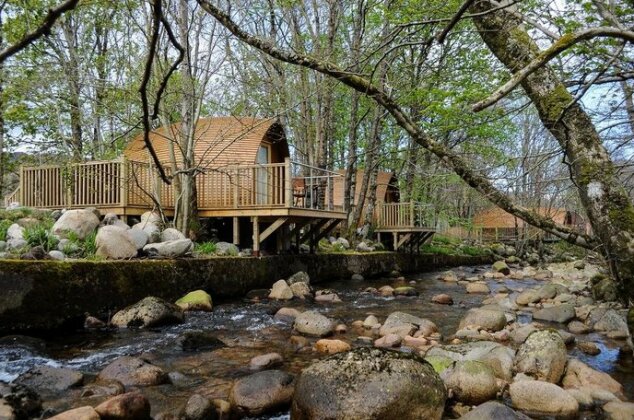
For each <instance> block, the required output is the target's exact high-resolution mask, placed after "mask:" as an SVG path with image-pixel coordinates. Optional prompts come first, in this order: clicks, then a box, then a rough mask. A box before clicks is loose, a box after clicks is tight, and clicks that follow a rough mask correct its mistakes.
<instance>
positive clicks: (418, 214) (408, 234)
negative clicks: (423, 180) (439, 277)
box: [333, 169, 435, 250]
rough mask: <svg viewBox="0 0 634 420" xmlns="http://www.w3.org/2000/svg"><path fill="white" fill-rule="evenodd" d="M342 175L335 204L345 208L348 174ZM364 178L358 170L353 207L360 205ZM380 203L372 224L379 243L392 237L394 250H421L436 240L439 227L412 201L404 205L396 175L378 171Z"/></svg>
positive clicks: (335, 187)
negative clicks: (432, 239) (435, 235)
mask: <svg viewBox="0 0 634 420" xmlns="http://www.w3.org/2000/svg"><path fill="white" fill-rule="evenodd" d="M339 174H340V175H341V176H340V177H338V178H335V179H334V180H333V183H334V184H333V202H334V203H335V204H336V205H340V206H343V201H344V179H343V175H344V171H343V170H341V171H339ZM364 175H365V171H364V170H362V169H359V170H357V173H356V175H355V181H354V182H355V185H356V188H355V193H354V197H353V205H354V203H358V202H359V197H360V191H361V188H360V186H361V183H362V182H363V177H364ZM376 202H377V204H376V208H375V209H374V215H373V217H372V220H373V224H374V232H375V233H376V234H377V236H378V240H379V242H383V239H386V237H389V236H391V243H390V244H389V245H390V246H391V247H392V249H394V250H399V249H405V248H408V249H410V250H418V248H419V247H420V245H422V244H424V243H425V242H426V241H427V240H429V239H431V237H432V236H433V234H434V232H435V229H434V228H435V226H433V223H432V222H431V221H430V220H426V218H425V214H424V210H425V206H424V205H423V204H422V203H416V202H412V201H410V202H403V203H402V202H400V192H399V187H398V179H397V178H396V175H394V174H393V173H391V172H385V171H378V173H377V174H376ZM366 211H367V206H364V208H363V210H362V213H361V220H362V221H363V220H365V219H366Z"/></svg>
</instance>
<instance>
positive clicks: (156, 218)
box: [141, 211, 163, 225]
mask: <svg viewBox="0 0 634 420" xmlns="http://www.w3.org/2000/svg"><path fill="white" fill-rule="evenodd" d="M141 223H145V224H153V225H160V224H161V223H163V218H162V217H161V215H160V214H159V213H158V212H155V211H146V212H145V213H143V214H142V215H141Z"/></svg>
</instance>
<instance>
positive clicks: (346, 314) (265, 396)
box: [0, 263, 634, 420]
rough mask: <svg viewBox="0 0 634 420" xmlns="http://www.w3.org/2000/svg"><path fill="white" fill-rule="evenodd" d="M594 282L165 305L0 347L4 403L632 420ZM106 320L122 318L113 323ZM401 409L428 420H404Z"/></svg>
mask: <svg viewBox="0 0 634 420" xmlns="http://www.w3.org/2000/svg"><path fill="white" fill-rule="evenodd" d="M582 265H584V267H583V268H581V266H582ZM598 271H600V268H599V267H596V266H593V265H592V264H578V263H561V264H553V265H549V266H547V267H542V268H540V269H536V268H533V267H523V268H521V267H519V266H517V265H515V266H513V265H511V266H510V272H509V273H508V274H506V275H505V274H503V273H500V272H499V271H496V270H494V269H492V267H491V266H488V265H487V266H476V267H464V266H463V267H459V268H454V269H452V270H449V271H445V272H441V271H437V272H435V273H420V274H419V273H411V274H407V275H405V276H402V277H392V276H389V277H383V278H380V277H379V278H375V279H370V278H366V279H365V280H361V279H360V278H359V277H358V276H356V278H355V279H344V280H332V279H329V278H316V277H312V278H310V279H308V278H307V276H306V275H295V276H292V278H289V279H287V283H288V284H289V285H290V286H293V291H294V292H295V291H301V290H307V291H308V292H309V293H310V295H309V296H306V297H305V299H301V298H299V297H294V298H289V297H286V298H284V300H278V299H273V298H271V297H269V298H267V297H266V294H263V293H259V294H258V297H257V298H256V297H255V294H249V296H250V298H248V299H244V298H237V299H235V298H234V299H223V300H222V301H220V302H218V301H216V302H214V305H213V308H212V310H211V311H208V310H207V311H187V312H184V313H178V312H179V311H178V310H177V309H176V308H173V307H171V310H172V311H175V312H174V313H173V315H178V316H177V317H173V318H170V319H167V318H169V313H166V312H162V311H158V310H155V311H150V308H151V307H154V308H155V309H160V308H161V307H168V309H169V308H170V306H169V303H165V304H160V303H159V304H158V305H157V304H155V303H148V302H147V299H144V301H146V303H145V307H146V308H147V309H148V311H147V312H146V314H148V315H150V314H153V315H152V316H154V317H155V318H156V317H162V320H163V321H164V322H163V323H161V324H160V325H159V324H158V323H157V322H152V324H151V326H150V323H149V321H151V320H150V319H149V318H148V319H147V321H148V324H147V325H148V327H146V328H123V327H119V328H115V327H109V328H103V326H102V328H95V325H94V324H87V327H86V328H83V329H78V330H66V331H60V332H59V333H57V334H55V335H51V336H49V337H47V338H45V339H41V338H33V337H24V336H21V337H20V336H18V337H16V336H12V337H4V338H3V339H0V393H1V392H2V390H3V388H2V387H3V386H5V387H11V388H10V389H5V392H7V393H8V394H6V395H5V399H6V400H10V401H14V400H15V399H14V397H17V396H18V395H21V396H25V395H26V396H28V395H39V398H40V400H41V409H40V412H38V413H35V411H34V414H33V416H39V413H41V412H45V413H46V415H45V416H44V417H47V416H50V415H53V414H57V413H60V412H63V411H66V410H71V409H75V410H80V411H86V412H89V413H92V414H93V418H98V417H96V416H95V415H94V412H93V410H94V411H97V412H98V413H99V415H100V417H101V418H109V417H108V415H109V414H108V410H106V409H107V408H108V407H111V409H112V407H113V406H114V407H117V406H125V407H136V408H137V409H138V411H139V413H140V414H139V415H138V416H137V417H136V418H143V419H146V418H147V419H149V418H150V416H152V418H156V419H158V418H162V419H165V418H189V419H203V418H209V417H211V416H214V415H218V416H222V417H221V418H229V417H227V416H229V415H231V416H232V417H231V418H233V417H234V416H235V417H239V416H245V415H246V416H248V417H250V418H254V419H259V420H264V419H270V418H280V419H288V418H289V415H290V413H291V412H293V413H298V412H300V411H301V412H305V410H313V411H312V412H316V413H318V414H320V415H315V416H313V417H311V418H330V417H328V416H327V414H328V410H329V409H330V407H337V409H339V410H342V412H346V413H353V414H355V413H358V411H356V410H363V412H364V413H366V412H368V413H376V412H377V410H385V409H387V408H386V407H388V406H389V408H390V409H391V410H392V411H393V412H395V413H399V418H404V419H405V418H434V419H440V418H443V419H445V418H447V419H450V418H458V417H461V416H463V415H467V417H464V418H465V419H467V418H471V419H474V418H476V419H481V418H490V417H492V416H490V415H487V414H486V413H487V412H488V411H487V410H490V409H492V410H493V411H494V412H496V413H499V415H498V416H497V417H496V418H509V419H513V418H524V417H523V416H520V415H519V413H517V412H516V411H514V410H518V411H522V412H523V413H525V414H529V415H531V416H532V415H533V414H540V413H541V415H548V416H549V418H579V419H582V418H605V419H611V420H615V419H621V418H630V417H623V416H621V417H619V416H618V414H619V413H623V414H625V415H629V414H628V413H630V412H634V411H630V410H633V409H634V404H631V403H629V402H626V401H630V400H631V398H632V397H633V396H634V381H633V380H632V378H633V376H632V373H633V372H634V364H633V362H632V357H631V347H630V346H629V344H628V343H629V335H628V334H627V331H626V330H627V327H626V326H625V318H624V317H625V313H624V308H622V307H621V306H620V305H619V304H616V303H613V302H612V303H608V302H600V301H596V300H595V299H593V298H592V297H591V291H590V283H591V282H590V279H591V278H593V277H594V276H595V275H596V273H597V272H598ZM298 282H299V283H298ZM303 282H309V283H306V284H305V286H304V287H303V288H295V287H294V286H295V285H296V284H302V283H303ZM475 286H477V287H475ZM272 295H273V294H271V295H269V296H272ZM324 296H330V297H332V298H330V299H322V297H324ZM452 302H453V304H452ZM135 307H138V305H135ZM571 307H572V308H574V310H573V311H570V310H569V309H570V308H571ZM130 309H131V308H126V309H124V310H122V311H121V313H122V314H123V313H126V312H130ZM166 315H167V318H166ZM552 315H557V316H556V317H555V316H552ZM117 318H118V319H122V318H125V316H122V315H121V314H119V315H118V316H115V317H113V319H112V322H113V324H117V325H118V323H117V322H116V319H117ZM155 321H158V318H156V319H155ZM168 321H170V322H173V323H169V322H168ZM324 335H326V336H327V337H325V338H324V337H322V336H324ZM385 347H389V348H391V349H392V351H384V350H382V348H385ZM350 349H351V350H352V351H351V353H348V352H347V350H350ZM371 349H372V350H371ZM395 351H396V352H397V353H395ZM336 352H343V353H341V355H340V356H338V357H339V358H338V359H337V358H328V357H327V355H328V354H332V353H336ZM335 357H337V356H335ZM420 357H425V359H426V360H427V361H428V362H430V363H431V365H432V366H433V369H435V370H436V372H437V373H436V374H434V373H432V371H431V370H430V366H428V365H427V363H426V362H424V361H422V360H421V359H420ZM346 360H348V361H349V360H355V361H359V363H358V364H356V363H355V364H354V365H351V364H349V363H347V362H345V361H346ZM377 363H378V364H377ZM386 365H389V366H390V369H388V370H382V369H380V368H379V369H378V370H374V369H373V368H372V367H374V366H386ZM349 369H357V370H354V372H356V373H355V374H352V375H351V374H350V373H349ZM359 369H360V370H359ZM412 370H415V371H417V372H419V373H420V375H416V376H415V377H413V376H412V375H409V374H408V372H411V371H412ZM384 375H385V376H384ZM360 378H362V380H361V381H359V379H360ZM2 381H5V382H9V383H10V385H3V384H2V383H1V382H2ZM421 381H422V382H421ZM526 381H530V382H526ZM377 382H380V383H381V384H386V383H389V385H386V386H389V387H390V388H389V389H390V390H391V391H392V393H391V394H388V393H386V392H385V391H381V395H383V396H385V395H388V396H390V395H394V398H392V399H390V398H378V397H376V394H373V393H372V390H373V389H375V388H373V387H371V386H367V384H369V383H370V384H371V383H377ZM314 386H318V390H317V391H314V390H315V388H314ZM25 387H29V388H31V389H32V390H33V391H34V392H35V393H36V394H27V391H26V388H25ZM376 389H381V390H383V389H385V387H383V388H376ZM244 390H249V391H248V393H247V394H245V392H246V391H244ZM243 391H244V392H243ZM313 391H314V392H313ZM334 391H341V393H340V392H334ZM344 391H345V392H344ZM420 392H422V394H421V393H420ZM445 392H446V393H445ZM351 393H356V394H354V395H351ZM430 393H433V395H435V396H436V397H435V398H434V399H432V400H430V399H429V398H427V397H428V396H429V395H430ZM291 395H293V396H292V398H291ZM313 395H318V396H319V398H314V397H312V396H313ZM443 395H444V396H443ZM340 396H341V397H340ZM307 397H310V398H307ZM410 397H411V398H410ZM445 398H446V403H445ZM23 400H24V399H23ZM23 400H22V401H23ZM31 400H34V397H31ZM249 401H256V402H257V404H256V403H253V404H250V405H249V404H247V402H249ZM321 401H323V402H324V403H323V404H321V405H320V402H321ZM368 401H372V402H376V405H374V404H368V403H367V402H368ZM403 401H406V402H403ZM484 401H488V402H484ZM1 402H2V399H0V405H1ZM132 402H134V403H135V404H134V405H133V404H132ZM124 403H125V404H124ZM136 403H139V404H136ZM481 403H482V405H479V404H481ZM504 404H508V405H509V406H510V407H509V406H505V405H504ZM33 406H35V404H33ZM475 406H477V407H475ZM511 407H512V408H511ZM93 408H94V409H93ZM404 409H406V410H409V411H411V412H413V413H415V414H419V413H420V412H421V410H423V411H424V413H425V414H426V415H420V416H418V415H411V416H400V414H401V413H402V412H403V410H404ZM302 410H303V411H302ZM370 410H374V411H370ZM214 411H215V413H214ZM409 411H408V412H409ZM468 411H471V412H470V413H467V412H468ZM201 412H204V413H203V414H205V415H203V414H200V413H201ZM210 412H211V413H210ZM381 412H384V411H381ZM196 413H198V415H195V414H196ZM610 413H612V414H610ZM615 413H616V414H615ZM74 414H78V413H77V412H74ZM613 414H614V415H613ZM70 415H71V414H69V413H66V414H64V415H63V416H66V417H60V418H59V419H62V418H69V417H68V416H70ZM298 417H299V416H298ZM350 417H353V416H350ZM362 417H363V416H356V417H354V418H362ZM366 417H373V418H384V416H383V417H381V416H379V415H376V416H371V415H367V416H366ZM128 418H132V416H131V415H130V416H128ZM56 420H57V418H56Z"/></svg>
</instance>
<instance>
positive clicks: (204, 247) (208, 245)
mask: <svg viewBox="0 0 634 420" xmlns="http://www.w3.org/2000/svg"><path fill="white" fill-rule="evenodd" d="M194 252H195V253H197V254H201V255H212V254H214V253H215V252H216V243H215V242H200V243H197V244H196V246H195V247H194Z"/></svg>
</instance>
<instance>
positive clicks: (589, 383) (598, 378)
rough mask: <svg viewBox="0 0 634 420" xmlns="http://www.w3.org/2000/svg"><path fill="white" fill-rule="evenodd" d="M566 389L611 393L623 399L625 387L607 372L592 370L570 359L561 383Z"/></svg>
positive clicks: (578, 361)
mask: <svg viewBox="0 0 634 420" xmlns="http://www.w3.org/2000/svg"><path fill="white" fill-rule="evenodd" d="M561 384H562V386H563V387H564V389H580V388H585V389H593V390H605V391H608V392H611V393H612V394H614V395H616V396H617V397H619V398H623V397H624V395H623V386H622V385H621V384H620V383H618V382H617V381H615V380H614V379H613V378H612V377H611V376H610V375H608V374H607V373H605V372H600V371H598V370H595V369H592V368H591V367H590V366H588V365H586V364H585V363H583V362H581V361H580V360H577V359H570V360H569V361H568V365H567V366H566V374H565V375H564V378H563V379H562V381H561Z"/></svg>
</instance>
